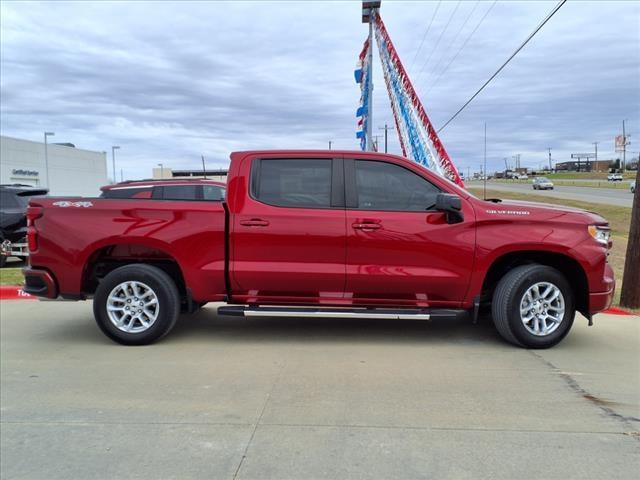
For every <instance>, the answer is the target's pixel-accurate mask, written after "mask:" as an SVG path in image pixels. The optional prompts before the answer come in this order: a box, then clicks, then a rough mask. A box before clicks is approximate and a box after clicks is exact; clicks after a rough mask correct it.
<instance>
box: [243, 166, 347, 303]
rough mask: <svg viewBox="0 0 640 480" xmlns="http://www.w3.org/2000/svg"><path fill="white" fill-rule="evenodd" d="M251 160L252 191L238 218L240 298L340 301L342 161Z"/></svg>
mask: <svg viewBox="0 0 640 480" xmlns="http://www.w3.org/2000/svg"><path fill="white" fill-rule="evenodd" d="M253 162H257V164H255V165H253V166H252V171H251V189H252V191H251V193H250V195H249V197H248V198H247V200H246V201H245V202H243V204H242V207H241V209H240V211H238V212H237V213H236V214H235V215H234V218H233V241H232V242H231V245H232V248H233V249H234V251H233V261H232V265H231V267H232V268H231V270H232V272H233V277H232V278H233V283H234V284H233V285H232V290H233V297H234V299H237V300H238V301H246V302H249V303H254V302H255V303H269V302H277V301H281V302H282V301H288V302H316V301H319V302H331V301H334V302H335V301H337V300H341V299H342V298H343V293H344V282H345V252H346V246H345V210H344V206H343V205H344V201H343V197H344V185H343V184H342V183H341V182H340V180H341V178H342V175H341V172H342V161H341V160H332V159H299V158H298V159H253ZM338 170H339V171H338ZM258 176H259V178H256V177H258ZM336 189H342V195H339V194H338V193H339V192H337V191H336Z"/></svg>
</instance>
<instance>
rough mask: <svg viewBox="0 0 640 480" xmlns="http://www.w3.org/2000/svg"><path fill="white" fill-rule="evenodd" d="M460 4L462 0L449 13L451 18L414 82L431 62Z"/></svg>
mask: <svg viewBox="0 0 640 480" xmlns="http://www.w3.org/2000/svg"><path fill="white" fill-rule="evenodd" d="M461 3H462V0H458V3H457V4H456V8H454V9H453V12H451V16H450V17H449V20H448V21H447V24H446V25H445V26H444V29H443V30H442V32H440V36H439V37H438V41H437V42H436V44H435V45H434V46H433V48H432V49H431V53H430V54H429V57H427V61H426V62H424V63H423V64H422V68H421V69H420V71H419V72H418V75H417V77H416V81H417V80H418V78H420V75H421V74H422V71H423V70H424V67H426V66H427V64H428V63H429V60H431V57H432V56H433V53H434V52H435V51H436V50H437V48H438V45H440V40H442V37H443V35H444V34H445V32H446V31H447V29H448V28H449V24H451V20H452V19H453V16H454V15H455V14H456V12H457V11H458V7H459V6H460V4H461Z"/></svg>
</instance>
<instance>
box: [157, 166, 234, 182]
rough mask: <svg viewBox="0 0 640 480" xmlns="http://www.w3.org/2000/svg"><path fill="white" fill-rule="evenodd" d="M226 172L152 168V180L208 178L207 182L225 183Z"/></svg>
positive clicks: (219, 170) (222, 170)
mask: <svg viewBox="0 0 640 480" xmlns="http://www.w3.org/2000/svg"><path fill="white" fill-rule="evenodd" d="M227 173H228V171H227V170H224V169H218V170H207V171H206V172H203V171H202V169H200V170H173V169H172V168H167V167H162V168H160V167H154V169H153V179H154V180H160V179H171V178H179V179H185V178H205V177H206V178H208V179H209V180H216V181H218V182H225V183H226V182H227Z"/></svg>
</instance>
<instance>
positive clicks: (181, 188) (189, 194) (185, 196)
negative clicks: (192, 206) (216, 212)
mask: <svg viewBox="0 0 640 480" xmlns="http://www.w3.org/2000/svg"><path fill="white" fill-rule="evenodd" d="M161 188H162V199H163V200H198V185H167V186H164V187H161Z"/></svg>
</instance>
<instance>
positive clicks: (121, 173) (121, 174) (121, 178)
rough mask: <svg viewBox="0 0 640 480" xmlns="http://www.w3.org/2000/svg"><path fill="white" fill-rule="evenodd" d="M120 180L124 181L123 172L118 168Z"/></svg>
mask: <svg viewBox="0 0 640 480" xmlns="http://www.w3.org/2000/svg"><path fill="white" fill-rule="evenodd" d="M120 181H121V182H124V172H123V171H122V169H120Z"/></svg>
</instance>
